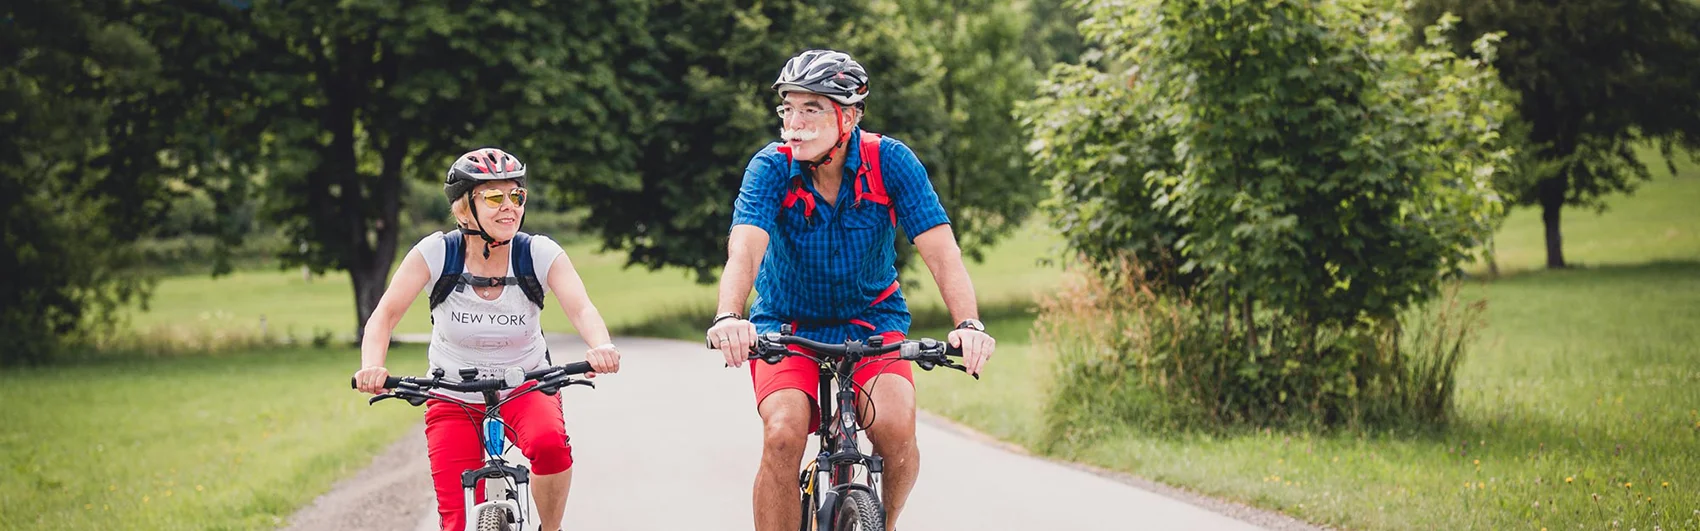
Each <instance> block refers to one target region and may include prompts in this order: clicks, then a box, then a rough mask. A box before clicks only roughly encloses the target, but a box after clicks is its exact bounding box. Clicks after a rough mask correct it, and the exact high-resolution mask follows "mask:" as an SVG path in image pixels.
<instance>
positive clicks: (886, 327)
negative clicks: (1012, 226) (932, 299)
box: [732, 128, 950, 343]
mask: <svg viewBox="0 0 1700 531" xmlns="http://www.w3.org/2000/svg"><path fill="white" fill-rule="evenodd" d="M861 138H862V131H861V129H860V128H857V129H856V130H855V131H852V132H851V133H850V140H849V141H848V142H847V144H848V145H849V149H847V150H846V151H847V153H846V154H845V157H844V168H845V171H844V179H843V184H841V185H840V186H839V190H838V197H837V204H836V205H831V204H828V203H827V202H826V199H825V198H824V197H822V196H821V195H820V193H819V192H818V191H816V190H815V186H814V182H813V179H809V178H808V177H804V176H803V168H802V166H801V165H799V164H798V163H796V162H795V161H791V160H789V159H788V158H787V157H786V156H785V154H784V153H780V152H779V150H778V147H779V146H780V144H779V143H777V142H775V143H772V144H768V145H767V147H765V148H762V150H761V152H759V153H756V155H755V157H753V158H751V159H750V163H749V166H747V167H745V168H744V184H743V186H742V187H741V188H740V189H739V190H738V200H737V202H736V203H735V204H734V210H733V213H732V225H733V226H737V225H751V226H755V227H758V228H760V229H762V230H764V231H767V234H768V238H769V239H768V245H767V255H766V257H765V258H763V259H762V263H761V269H760V271H758V272H757V273H756V282H755V288H756V292H757V296H756V301H755V305H754V306H752V307H751V309H750V321H751V322H752V323H754V324H755V325H756V331H757V332H760V333H768V332H777V331H779V326H780V325H781V324H785V323H789V322H792V321H798V322H799V326H798V330H797V332H796V333H797V335H800V336H803V337H806V338H809V339H813V340H815V341H821V342H833V343H836V342H842V341H845V340H848V339H865V338H867V337H868V336H869V335H871V333H872V332H888V331H898V332H904V333H908V331H909V307H908V305H907V304H905V302H904V299H903V292H902V290H898V291H897V292H896V293H893V294H891V296H889V297H886V299H885V300H883V301H880V303H879V304H877V305H874V304H872V303H873V302H874V300H875V299H876V298H878V297H879V295H880V293H883V292H884V291H885V290H886V289H887V288H889V287H890V286H891V285H892V283H893V282H896V281H897V267H896V265H895V263H896V260H897V248H896V246H895V242H896V229H895V228H893V227H892V226H891V213H890V210H889V209H888V208H887V207H886V206H885V205H880V204H878V203H874V202H872V201H865V200H864V201H861V202H860V204H857V201H856V198H855V193H854V190H853V189H852V186H853V185H854V183H855V181H856V173H857V172H856V171H853V169H854V168H860V167H861V164H862V157H861ZM880 175H881V176H882V178H883V180H884V181H885V188H886V195H888V196H890V197H891V202H892V208H895V209H896V210H897V223H898V224H899V225H901V226H902V227H903V232H904V233H905V234H908V235H909V238H910V241H911V242H913V241H914V238H915V236H917V235H919V234H921V233H923V232H926V231H927V230H928V229H931V228H933V227H936V226H939V225H942V224H946V223H950V218H949V217H948V216H946V215H945V212H944V205H941V204H939V197H938V194H937V193H935V192H934V191H933V185H932V181H930V180H928V179H927V169H926V168H925V167H923V166H921V161H920V160H918V159H916V158H915V152H914V151H910V149H909V146H906V145H904V144H903V143H902V142H900V141H897V140H895V139H893V138H891V137H889V136H882V137H881V140H880ZM797 177H801V178H802V182H803V188H804V190H807V191H808V193H810V194H814V196H815V211H814V215H813V216H812V217H811V218H805V217H804V203H803V202H802V201H798V202H797V203H796V204H794V205H792V207H791V208H785V207H784V201H785V196H786V194H788V193H790V191H791V186H792V182H793V180H794V178H797ZM851 319H856V320H861V321H864V322H867V323H869V324H871V325H873V326H874V328H875V330H868V329H867V328H864V327H862V326H860V325H856V324H852V323H850V320H851Z"/></svg>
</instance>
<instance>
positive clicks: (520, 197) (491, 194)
mask: <svg viewBox="0 0 1700 531" xmlns="http://www.w3.org/2000/svg"><path fill="white" fill-rule="evenodd" d="M472 195H475V196H478V197H480V198H482V199H484V206H487V207H490V208H502V202H503V201H507V200H510V199H511V200H513V202H514V206H515V207H523V206H525V189H524V188H515V189H513V191H511V192H503V191H501V190H494V189H491V190H485V191H482V192H474V193H473V194H472Z"/></svg>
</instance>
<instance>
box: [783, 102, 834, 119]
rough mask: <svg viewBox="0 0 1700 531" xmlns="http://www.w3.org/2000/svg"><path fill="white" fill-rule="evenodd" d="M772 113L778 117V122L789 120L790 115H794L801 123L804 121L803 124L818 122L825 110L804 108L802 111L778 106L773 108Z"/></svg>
mask: <svg viewBox="0 0 1700 531" xmlns="http://www.w3.org/2000/svg"><path fill="white" fill-rule="evenodd" d="M773 113H774V114H777V115H779V119H780V120H784V119H787V118H790V117H791V115H793V114H795V115H798V116H799V117H800V118H802V119H803V121H805V122H813V121H817V120H820V118H821V117H822V116H825V115H826V109H820V108H814V107H805V108H802V109H793V108H791V107H787V106H784V105H780V106H778V107H774V108H773Z"/></svg>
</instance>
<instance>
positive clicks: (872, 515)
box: [826, 490, 885, 531]
mask: <svg viewBox="0 0 1700 531" xmlns="http://www.w3.org/2000/svg"><path fill="white" fill-rule="evenodd" d="M826 531H885V508H884V507H881V506H880V501H879V499H877V498H874V495H873V493H870V492H868V491H865V490H852V491H849V492H846V493H845V495H844V496H842V497H840V498H838V507H837V508H835V509H834V510H833V515H832V529H829V530H826Z"/></svg>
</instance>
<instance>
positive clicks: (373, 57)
mask: <svg viewBox="0 0 1700 531" xmlns="http://www.w3.org/2000/svg"><path fill="white" fill-rule="evenodd" d="M640 8H641V6H640V5H636V4H631V3H626V2H602V3H592V4H589V5H572V6H566V5H556V4H541V3H533V4H510V3H501V2H490V1H479V2H430V3H407V4H405V5H404V3H403V2H397V1H393V0H365V1H355V2H331V1H328V0H327V1H316V2H262V3H254V4H253V5H251V6H248V7H247V8H246V9H244V10H243V16H242V17H240V18H238V19H235V20H233V21H232V22H231V24H232V26H231V27H230V31H231V32H233V33H235V34H238V35H246V36H249V38H251V45H250V46H246V47H244V48H242V49H241V50H240V54H239V56H238V57H239V59H240V60H239V61H237V64H236V65H234V66H233V67H232V68H231V69H230V70H229V72H228V74H227V75H226V76H225V77H224V78H223V79H222V83H223V85H222V86H224V87H233V89H232V91H233V92H234V93H236V94H237V95H238V97H236V98H232V99H231V100H226V103H227V104H228V105H230V106H231V107H232V108H235V109H238V110H237V111H235V112H236V113H238V115H239V116H237V118H235V119H233V120H231V121H230V122H229V123H227V124H225V127H223V128H222V129H221V130H220V132H221V133H223V134H222V135H221V138H224V139H226V141H225V142H224V143H222V144H221V145H220V146H219V148H220V149H221V150H222V152H223V153H225V154H226V155H227V156H234V155H235V154H238V153H257V154H258V156H257V157H255V159H254V160H258V161H259V163H260V164H261V165H263V168H264V172H263V174H262V177H261V179H262V181H263V183H264V192H263V193H265V194H266V198H265V200H264V203H265V204H266V205H267V209H268V211H267V213H266V214H267V215H268V216H270V217H271V218H273V219H275V220H277V221H278V222H280V223H282V224H283V226H284V227H285V230H286V231H287V232H288V233H289V234H290V235H292V236H293V237H294V238H295V239H296V240H297V241H299V242H300V243H302V244H304V245H302V246H301V247H299V249H300V250H299V251H296V252H293V253H291V254H288V255H286V259H287V262H288V263H289V264H305V265H308V266H311V267H312V268H313V269H314V270H315V271H317V272H322V271H324V270H327V269H339V270H345V271H348V273H349V276H350V277H351V278H352V280H353V284H354V297H355V306H356V308H357V310H358V311H357V313H356V319H357V322H356V323H355V324H356V334H357V335H358V334H362V333H363V330H362V328H363V326H364V324H365V322H366V319H367V318H368V317H369V316H370V315H371V312H372V310H373V309H374V308H375V307H376V305H377V302H378V299H379V298H380V297H381V296H382V295H383V291H384V288H385V285H386V282H387V280H388V277H389V271H390V266H391V264H393V263H394V262H395V259H396V254H397V250H398V246H399V245H400V243H401V242H398V241H397V235H398V229H399V224H400V223H399V221H400V220H399V217H400V212H401V197H402V195H403V194H402V192H403V186H402V179H403V178H404V176H408V175H412V176H419V177H422V178H427V179H433V180H438V182H440V180H439V179H441V177H440V176H441V175H442V172H443V171H444V169H445V168H447V167H448V164H449V162H450V161H451V160H453V158H454V157H456V156H458V155H459V154H461V153H462V152H464V151H467V150H470V149H472V148H474V147H479V146H483V145H497V146H502V147H504V148H506V149H509V150H511V151H514V152H515V153H517V154H520V156H522V157H523V159H522V160H527V163H528V165H529V166H530V167H531V174H532V175H535V177H533V180H535V181H540V182H547V181H550V180H553V179H556V178H557V177H554V176H555V175H568V176H571V175H596V174H606V173H613V172H616V171H618V168H620V167H621V166H622V163H625V162H629V161H630V160H632V159H633V158H634V156H635V153H634V152H633V151H632V149H631V148H632V146H631V145H630V144H628V143H625V142H622V141H620V138H621V135H622V133H623V132H624V131H626V129H627V126H628V125H629V124H630V123H631V122H632V121H633V120H634V117H637V116H640V115H639V113H638V112H636V108H635V107H633V106H632V104H631V103H630V102H631V100H630V99H629V98H628V97H627V96H626V95H625V94H624V93H623V92H622V88H623V87H622V86H620V85H619V84H618V83H619V77H620V75H619V72H618V70H617V68H618V66H619V64H620V61H619V59H620V58H619V57H618V56H617V55H616V54H619V53H622V51H623V50H624V49H625V48H624V47H623V46H622V44H623V43H625V37H624V36H625V35H628V34H634V33H638V34H641V32H639V31H638V30H639V29H640V28H639V27H636V26H633V25H630V24H628V23H626V22H622V21H632V20H639V21H641V20H642V18H641V16H637V17H634V16H630V15H632V14H633V12H635V11H636V10H639V9H640ZM638 14H639V15H641V13H638ZM157 29H159V30H160V31H161V32H162V33H163V32H165V31H168V28H167V27H166V26H163V25H162V26H159V27H158V28H157ZM254 129H258V131H254V132H252V133H250V132H249V131H251V130H254ZM575 132H576V133H579V134H578V135H577V136H575V135H574V134H573V133H575ZM551 137H564V138H563V139H562V140H560V141H553V140H551ZM569 161H570V164H569V163H568V162H569ZM445 217H446V215H445Z"/></svg>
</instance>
